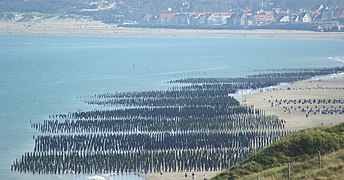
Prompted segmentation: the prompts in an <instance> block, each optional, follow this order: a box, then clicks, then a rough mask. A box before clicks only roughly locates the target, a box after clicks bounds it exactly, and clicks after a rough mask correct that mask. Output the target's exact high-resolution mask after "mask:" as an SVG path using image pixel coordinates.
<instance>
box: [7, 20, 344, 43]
mask: <svg viewBox="0 0 344 180" xmlns="http://www.w3.org/2000/svg"><path fill="white" fill-rule="evenodd" d="M0 35H70V36H134V37H211V38H216V37H218V38H293V39H295V38H296V39H344V32H313V31H298V30H213V29H167V28H166V29H165V28H127V27H117V26H115V25H110V24H105V23H102V22H100V21H93V20H75V19H49V20H40V21H33V22H13V21H0Z"/></svg>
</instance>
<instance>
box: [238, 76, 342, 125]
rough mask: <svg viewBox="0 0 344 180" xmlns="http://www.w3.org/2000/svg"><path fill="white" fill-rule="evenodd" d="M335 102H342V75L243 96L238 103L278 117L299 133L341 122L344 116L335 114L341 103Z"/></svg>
mask: <svg viewBox="0 0 344 180" xmlns="http://www.w3.org/2000/svg"><path fill="white" fill-rule="evenodd" d="M334 99H336V100H344V77H343V76H333V77H331V78H320V79H316V78H314V79H310V80H305V81H298V82H295V83H292V84H289V85H285V86H281V87H276V88H273V89H269V90H266V91H263V92H257V93H252V94H246V95H243V96H242V99H241V100H240V101H241V104H243V105H248V106H254V107H255V108H259V109H262V110H264V111H265V113H266V114H269V115H277V116H278V117H279V118H280V119H283V120H285V121H286V126H285V128H286V129H288V130H301V129H306V128H312V127H319V126H331V125H336V124H339V123H342V122H344V116H343V114H339V113H338V112H335V110H342V108H343V102H334V101H333V100H334ZM295 100H296V101H295ZM319 100H322V101H319ZM324 100H326V102H325V101H324ZM329 100H331V101H330V102H328V101H329ZM318 110H319V111H318ZM322 112H323V113H327V114H323V113H322Z"/></svg>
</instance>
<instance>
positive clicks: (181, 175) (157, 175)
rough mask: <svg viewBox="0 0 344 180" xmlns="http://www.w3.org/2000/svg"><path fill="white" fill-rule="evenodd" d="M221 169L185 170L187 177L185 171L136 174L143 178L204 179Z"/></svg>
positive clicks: (169, 179) (163, 179)
mask: <svg viewBox="0 0 344 180" xmlns="http://www.w3.org/2000/svg"><path fill="white" fill-rule="evenodd" d="M220 172H221V171H204V172H198V171H196V172H186V174H187V177H185V172H168V173H163V174H160V173H148V174H147V175H145V174H138V175H139V176H140V177H143V178H145V179H146V180H187V179H193V180H204V179H205V178H206V179H211V178H213V177H215V176H216V175H217V174H219V173H220ZM192 173H194V178H192Z"/></svg>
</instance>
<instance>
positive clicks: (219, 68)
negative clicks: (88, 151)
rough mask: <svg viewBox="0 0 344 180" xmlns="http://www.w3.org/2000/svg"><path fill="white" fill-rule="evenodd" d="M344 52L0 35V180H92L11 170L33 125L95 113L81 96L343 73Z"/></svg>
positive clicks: (283, 42) (238, 42) (202, 41)
mask: <svg viewBox="0 0 344 180" xmlns="http://www.w3.org/2000/svg"><path fill="white" fill-rule="evenodd" d="M343 52H344V41H343V40H311V39H307V40H302V39H298V40H293V39H258V38H256V39H255V38H251V39H245V38H238V39H235V38H228V39H227V38H158V37H83V36H80V37H77V36H0V122H1V126H0V133H1V135H0V138H1V139H0V175H1V178H3V179H33V178H35V179H47V178H49V179H85V178H87V177H88V176H90V175H77V176H76V175H32V174H20V173H17V172H11V171H10V165H11V164H12V162H13V161H14V160H15V159H16V158H17V159H19V158H20V157H21V155H22V154H24V152H30V151H32V150H33V146H34V144H33V143H34V142H33V140H32V135H33V134H36V133H37V132H35V131H34V130H33V129H31V128H30V121H33V122H40V121H43V120H44V119H45V118H47V117H48V115H51V114H58V113H65V112H71V111H77V110H79V109H85V108H92V107H87V106H85V105H84V104H82V103H81V102H79V101H78V99H77V97H78V96H87V95H93V94H94V93H102V92H114V91H139V90H156V89H166V88H167V85H166V84H164V81H166V80H172V79H179V78H188V77H234V76H245V75H247V74H251V73H253V71H252V70H253V69H260V68H300V67H302V68H308V67H333V66H342V65H343V59H344V58H342V57H344V53H343ZM330 57H331V58H330ZM113 179H128V180H136V179H138V177H137V176H135V175H118V176H115V177H114V178H113Z"/></svg>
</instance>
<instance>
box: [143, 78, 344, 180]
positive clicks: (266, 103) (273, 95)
mask: <svg viewBox="0 0 344 180" xmlns="http://www.w3.org/2000/svg"><path fill="white" fill-rule="evenodd" d="M276 100H277V101H276ZM280 100H282V101H280ZM285 100H286V101H285ZM289 100H290V101H289ZM294 100H296V101H295V102H296V103H294ZM299 100H300V103H299ZM314 100H315V101H314ZM318 100H322V101H319V103H318ZM334 100H337V101H334ZM343 100H344V77H343V76H335V77H327V78H321V79H312V80H305V81H299V82H295V83H292V84H289V85H287V86H284V87H275V88H272V89H269V90H266V91H263V92H257V93H252V94H246V95H243V96H242V97H241V100H240V101H241V104H242V105H248V106H254V107H255V108H259V109H262V110H264V111H265V112H266V114H270V115H277V116H278V117H279V118H280V119H283V120H285V121H286V127H285V128H286V129H289V130H301V129H306V128H311V127H319V126H330V125H336V124H339V123H342V122H344V116H343V114H341V113H338V112H337V113H334V110H338V111H339V110H342V109H343V106H344V104H343V102H342V101H343ZM313 101H314V102H315V103H313ZM339 101H341V102H339ZM280 102H281V104H279V103H280ZM284 102H285V103H284ZM287 102H289V103H288V104H287ZM307 102H311V104H310V103H307ZM307 106H308V109H307ZM302 108H304V109H305V110H306V109H307V111H306V112H303V111H301V110H302ZM311 109H312V111H311ZM317 109H319V110H320V111H319V112H316V110H317ZM322 110H327V112H328V113H327V114H322V113H321V111H322ZM314 112H316V113H314ZM331 112H332V113H333V114H332V113H331ZM220 172H221V171H213V172H194V173H195V179H196V180H203V179H204V175H205V174H206V177H207V179H210V178H212V177H215V176H216V175H217V174H219V173H220ZM184 174H185V173H184V172H169V173H163V174H162V175H160V173H148V174H147V175H144V174H139V175H140V177H143V178H145V179H147V180H162V179H164V180H183V179H192V176H191V174H192V172H187V174H188V176H187V178H185V177H184Z"/></svg>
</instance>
